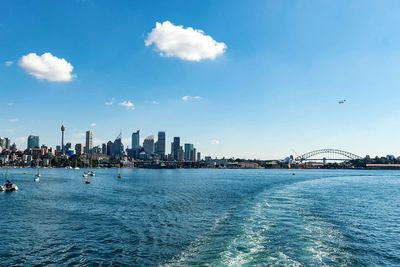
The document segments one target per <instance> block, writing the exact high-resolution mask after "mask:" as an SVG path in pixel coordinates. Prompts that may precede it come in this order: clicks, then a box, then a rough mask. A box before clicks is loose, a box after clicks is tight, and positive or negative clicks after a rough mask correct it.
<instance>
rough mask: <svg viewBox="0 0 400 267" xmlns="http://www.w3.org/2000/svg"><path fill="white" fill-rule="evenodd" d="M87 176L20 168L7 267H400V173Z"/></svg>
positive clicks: (2, 255)
mask: <svg viewBox="0 0 400 267" xmlns="http://www.w3.org/2000/svg"><path fill="white" fill-rule="evenodd" d="M24 172H27V174H24ZM82 172H83V170H65V169H46V170H43V172H42V174H43V176H42V177H41V180H40V182H39V183H34V182H33V176H34V173H35V170H33V169H31V170H20V169H15V170H11V171H10V173H11V175H10V176H11V178H12V180H13V181H14V182H16V183H17V184H18V186H19V187H20V191H19V192H16V193H4V192H3V193H0V204H1V208H0V265H1V266H11V265H23V266H32V265H38V266H40V265H53V266H65V265H80V266H93V265H102V266H110V265H113V266H120V265H130V266H132V265H139V266H199V265H201V266H204V265H206V266H400V172H396V171H356V170H354V171H325V170H324V171H320V170H295V171H288V170H195V169H189V170H144V169H135V170H131V169H129V170H128V169H124V170H122V175H123V179H122V180H118V179H116V176H117V170H115V169H96V173H97V176H96V177H95V178H94V179H93V181H92V183H91V184H89V185H87V184H84V183H83V181H82V177H81V174H82ZM292 172H295V173H296V175H292Z"/></svg>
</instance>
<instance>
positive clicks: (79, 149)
mask: <svg viewBox="0 0 400 267" xmlns="http://www.w3.org/2000/svg"><path fill="white" fill-rule="evenodd" d="M75 153H76V155H78V156H80V155H82V153H83V145H82V144H76V145H75Z"/></svg>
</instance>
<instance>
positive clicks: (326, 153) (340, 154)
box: [296, 148, 361, 162]
mask: <svg viewBox="0 0 400 267" xmlns="http://www.w3.org/2000/svg"><path fill="white" fill-rule="evenodd" d="M354 159H361V157H360V156H357V155H356V154H353V153H350V152H347V151H344V150H340V149H331V148H325V149H319V150H314V151H311V152H308V153H305V154H303V155H301V156H298V157H297V158H296V161H300V162H303V161H312V160H314V161H318V160H323V161H326V160H335V161H348V160H354Z"/></svg>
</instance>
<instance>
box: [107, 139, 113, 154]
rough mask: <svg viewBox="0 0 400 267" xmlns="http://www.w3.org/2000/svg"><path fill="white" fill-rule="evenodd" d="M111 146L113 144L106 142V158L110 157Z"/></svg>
mask: <svg viewBox="0 0 400 267" xmlns="http://www.w3.org/2000/svg"><path fill="white" fill-rule="evenodd" d="M112 146H113V142H111V141H108V142H107V156H111V151H112Z"/></svg>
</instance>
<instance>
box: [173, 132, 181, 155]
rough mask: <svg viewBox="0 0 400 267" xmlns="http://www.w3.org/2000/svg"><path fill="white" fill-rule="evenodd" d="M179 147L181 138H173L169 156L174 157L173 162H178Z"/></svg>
mask: <svg viewBox="0 0 400 267" xmlns="http://www.w3.org/2000/svg"><path fill="white" fill-rule="evenodd" d="M180 147H181V138H180V137H174V142H173V143H172V145H171V150H172V151H171V154H172V155H173V157H174V160H178V150H179V148H180Z"/></svg>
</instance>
